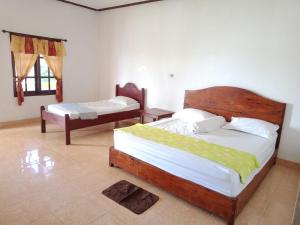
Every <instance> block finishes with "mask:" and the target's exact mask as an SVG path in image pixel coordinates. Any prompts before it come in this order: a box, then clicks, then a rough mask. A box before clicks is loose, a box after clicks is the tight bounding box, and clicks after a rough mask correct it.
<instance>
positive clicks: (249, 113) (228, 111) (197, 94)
mask: <svg viewBox="0 0 300 225" xmlns="http://www.w3.org/2000/svg"><path fill="white" fill-rule="evenodd" d="M285 107H286V104H285V103H281V102H277V101H273V100H271V99H268V98H265V97H263V96H260V95H257V94H255V93H254V92H251V91H248V90H245V89H242V88H236V87H226V86H218V87H210V88H206V89H200V90H186V91H185V97H184V108H196V109H202V110H205V111H208V112H211V113H214V114H217V115H220V116H224V117H225V118H226V120H227V121H230V120H231V117H232V116H236V117H249V118H256V119H261V120H265V121H268V122H271V123H275V124H278V125H279V126H280V129H279V130H278V138H277V142H276V148H278V147H279V142H280V136H281V130H282V124H283V119H284V113H285Z"/></svg>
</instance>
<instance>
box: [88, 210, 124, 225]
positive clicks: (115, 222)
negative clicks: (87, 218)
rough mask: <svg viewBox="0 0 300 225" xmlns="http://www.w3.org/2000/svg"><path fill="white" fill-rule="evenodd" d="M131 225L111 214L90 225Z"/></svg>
mask: <svg viewBox="0 0 300 225" xmlns="http://www.w3.org/2000/svg"><path fill="white" fill-rule="evenodd" d="M129 224H130V223H129ZM129 224H128V223H126V222H124V221H123V220H122V219H121V218H118V217H117V216H115V215H112V214H110V213H105V214H104V215H103V216H101V217H100V218H98V219H96V220H95V221H93V222H92V223H90V224H89V225H129Z"/></svg>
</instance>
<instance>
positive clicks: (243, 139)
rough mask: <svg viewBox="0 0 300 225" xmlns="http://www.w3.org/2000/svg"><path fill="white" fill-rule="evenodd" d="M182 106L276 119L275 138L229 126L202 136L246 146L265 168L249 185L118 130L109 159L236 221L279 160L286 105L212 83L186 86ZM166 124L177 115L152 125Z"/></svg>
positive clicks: (208, 163) (210, 165)
mask: <svg viewBox="0 0 300 225" xmlns="http://www.w3.org/2000/svg"><path fill="white" fill-rule="evenodd" d="M184 107H185V108H196V109H202V110H205V111H208V112H211V113H214V114H217V115H222V116H224V117H225V118H226V119H227V121H229V120H230V118H231V117H232V116H239V117H249V118H256V119H262V120H265V121H268V122H272V123H275V124H278V125H279V126H280V128H279V130H278V135H277V136H275V137H274V138H272V139H264V138H261V137H258V136H254V135H250V134H246V133H241V132H238V131H232V130H225V129H218V130H216V131H214V132H212V133H207V134H202V135H201V139H204V140H207V141H210V142H213V143H218V144H222V145H225V146H229V147H233V148H236V149H240V148H242V149H243V150H245V151H249V152H250V151H251V153H253V154H254V155H255V156H256V158H257V160H258V161H259V162H260V164H261V167H260V168H259V169H258V170H256V171H255V172H254V173H253V174H251V175H250V177H249V178H248V180H247V182H246V183H245V184H242V183H240V182H239V181H240V180H239V176H238V174H237V173H236V172H235V171H233V170H231V169H228V168H225V167H223V166H221V165H220V164H217V163H215V162H212V161H209V160H206V159H204V158H201V157H195V156H191V155H189V154H182V152H181V151H176V149H174V148H173V149H171V148H168V147H166V146H162V145H159V144H154V143H151V141H148V140H145V139H142V138H139V137H136V136H133V135H129V134H127V133H124V132H119V131H117V132H115V134H114V140H115V146H114V147H111V148H110V159H109V163H110V165H111V166H116V167H120V168H123V169H125V170H127V171H129V172H131V173H133V174H135V175H137V176H139V177H142V178H144V179H146V180H147V181H149V182H151V183H153V184H156V185H158V186H160V187H162V188H164V189H166V190H167V191H169V192H171V193H173V194H175V195H177V196H178V197H181V198H183V199H185V200H187V201H189V202H190V203H192V204H195V205H197V206H199V207H201V208H204V209H206V210H208V211H210V212H212V213H214V214H216V215H218V216H221V217H223V218H224V219H225V220H226V221H227V224H228V225H232V224H234V220H235V218H236V216H237V215H238V214H239V213H240V212H241V210H242V208H243V207H244V206H245V204H246V202H247V201H248V200H249V198H250V197H251V195H252V194H253V193H254V191H255V190H256V188H257V187H258V185H259V184H260V182H261V181H262V180H263V178H264V177H265V175H266V174H267V172H268V171H269V170H270V168H271V167H272V165H273V164H274V163H275V162H276V156H277V148H278V146H279V141H280V134H281V127H282V123H283V117H284V112H285V104H284V103H279V102H275V101H272V100H270V99H267V98H264V97H262V96H259V95H256V94H254V93H253V92H250V91H247V90H244V89H240V88H234V87H212V88H208V89H203V90H194V91H186V93H185V102H184ZM168 123H174V119H166V120H163V121H159V122H156V123H154V124H152V125H153V126H156V127H158V128H160V127H163V126H166V124H168Z"/></svg>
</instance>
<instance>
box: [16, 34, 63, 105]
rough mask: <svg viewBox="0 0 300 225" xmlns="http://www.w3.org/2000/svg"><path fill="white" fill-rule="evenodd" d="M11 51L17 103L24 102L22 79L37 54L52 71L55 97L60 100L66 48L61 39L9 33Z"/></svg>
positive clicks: (33, 62)
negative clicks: (54, 39)
mask: <svg viewBox="0 0 300 225" xmlns="http://www.w3.org/2000/svg"><path fill="white" fill-rule="evenodd" d="M11 51H12V52H13V55H14V59H15V65H16V74H17V79H18V80H17V95H18V104H19V105H21V104H22V102H24V95H23V88H22V81H23V80H24V79H25V77H26V76H27V74H28V72H29V71H30V69H31V68H32V67H33V65H34V64H35V62H36V60H37V58H38V56H39V55H43V56H44V58H45V61H46V62H47V64H48V66H49V68H50V69H51V71H52V72H53V74H54V76H55V78H56V80H57V82H56V99H57V101H58V102H61V101H62V68H63V57H64V56H65V55H66V50H65V47H64V44H63V42H62V41H60V42H58V41H51V40H45V39H37V38H32V37H27V36H16V35H11Z"/></svg>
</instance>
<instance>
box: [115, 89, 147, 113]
mask: <svg viewBox="0 0 300 225" xmlns="http://www.w3.org/2000/svg"><path fill="white" fill-rule="evenodd" d="M116 96H126V97H130V98H133V99H135V100H137V101H138V102H139V103H140V109H144V107H145V89H144V88H142V89H138V87H137V86H136V85H135V84H134V83H127V84H125V85H124V87H120V85H119V84H117V85H116Z"/></svg>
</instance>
